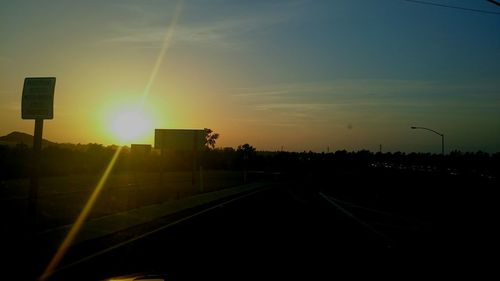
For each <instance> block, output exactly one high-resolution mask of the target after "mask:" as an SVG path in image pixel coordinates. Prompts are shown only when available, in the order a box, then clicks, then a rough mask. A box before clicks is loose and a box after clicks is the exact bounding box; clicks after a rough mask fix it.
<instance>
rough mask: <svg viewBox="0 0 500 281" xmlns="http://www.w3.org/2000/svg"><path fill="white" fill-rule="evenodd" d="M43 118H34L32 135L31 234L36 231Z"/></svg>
mask: <svg viewBox="0 0 500 281" xmlns="http://www.w3.org/2000/svg"><path fill="white" fill-rule="evenodd" d="M42 133H43V119H35V133H34V137H33V161H32V167H31V178H30V189H29V197H28V202H29V203H28V204H29V207H28V208H29V216H30V217H31V227H32V231H33V234H34V233H35V232H36V224H37V197H38V177H39V172H40V153H41V150H42Z"/></svg>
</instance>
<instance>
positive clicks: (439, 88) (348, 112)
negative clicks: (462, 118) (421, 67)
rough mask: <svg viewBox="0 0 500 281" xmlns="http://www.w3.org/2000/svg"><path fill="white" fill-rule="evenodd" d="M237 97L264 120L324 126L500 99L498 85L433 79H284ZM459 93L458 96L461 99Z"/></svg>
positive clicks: (493, 103) (461, 108) (488, 106)
mask: <svg viewBox="0 0 500 281" xmlns="http://www.w3.org/2000/svg"><path fill="white" fill-rule="evenodd" d="M234 91H235V93H234V94H233V97H234V98H236V99H238V101H239V102H240V103H242V104H244V107H245V108H246V109H247V110H250V112H253V113H251V114H252V115H254V116H260V117H259V118H257V119H259V120H260V121H265V120H273V121H278V123H282V122H281V121H284V120H288V121H290V120H292V122H287V123H292V124H293V123H296V124H297V125H300V124H303V123H309V124H311V125H313V124H316V125H317V124H324V123H328V122H331V121H333V120H336V121H339V120H342V119H345V118H348V119H351V120H366V122H368V121H370V120H371V121H373V120H378V119H384V120H385V119H387V118H389V117H390V116H392V117H390V118H392V119H394V118H398V116H399V117H403V116H407V115H412V116H413V115H415V114H416V115H418V114H423V115H425V114H426V113H428V112H430V111H441V110H442V111H443V112H444V113H446V114H459V113H460V112H467V111H470V109H474V110H476V109H478V108H480V109H484V110H489V111H491V110H492V109H493V108H495V107H498V104H499V103H500V98H498V97H497V95H491V93H492V92H495V87H494V85H481V84H480V83H477V84H474V83H472V84H471V83H467V84H465V83H464V84H463V85H457V84H456V83H454V84H446V83H437V82H433V81H412V80H388V79H380V80H377V79H347V80H336V81H328V82H305V83H288V84H287V83H284V84H275V85H266V86H262V87H247V88H239V89H235V90H234ZM457 97H458V98H457Z"/></svg>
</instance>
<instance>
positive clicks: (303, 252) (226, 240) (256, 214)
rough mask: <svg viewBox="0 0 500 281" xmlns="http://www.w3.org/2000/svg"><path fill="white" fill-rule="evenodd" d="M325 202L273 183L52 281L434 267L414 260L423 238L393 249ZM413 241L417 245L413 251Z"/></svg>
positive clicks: (329, 274) (73, 257)
mask: <svg viewBox="0 0 500 281" xmlns="http://www.w3.org/2000/svg"><path fill="white" fill-rule="evenodd" d="M316 200H318V201H316ZM320 200H321V199H320V198H319V197H318V198H316V199H310V198H309V199H307V200H304V198H301V197H299V196H297V195H296V194H295V193H294V192H293V191H292V188H290V186H288V185H274V186H272V187H270V188H268V189H265V190H263V191H261V192H258V193H255V194H253V195H250V196H247V197H245V198H242V199H239V200H233V201H231V202H230V203H227V204H224V205H220V206H217V207H216V208H214V209H211V210H210V211H207V212H203V213H202V214H200V215H195V216H193V217H191V218H190V219H187V220H183V221H182V222H180V223H176V224H174V225H172V226H170V227H166V228H164V229H162V230H161V231H157V232H155V233H154V234H151V235H148V236H146V237H144V238H142V239H138V240H136V241H134V242H131V243H128V244H126V245H124V246H121V247H118V248H116V249H114V250H111V251H107V252H106V253H104V254H102V255H98V256H96V257H93V258H91V259H88V260H86V261H84V262H80V263H76V264H75V265H72V266H69V267H67V268H65V269H64V270H61V271H59V272H57V273H55V274H54V275H53V276H52V278H51V279H49V280H102V279H104V278H109V277H112V276H120V275H125V274H130V273H137V272H157V273H165V274H167V276H168V277H169V280H195V279H198V278H203V279H208V280H212V279H218V280H221V279H224V280H229V279H231V280H238V279H271V278H277V279H285V278H294V279H295V278H303V279H306V280H317V279H333V278H335V277H336V276H338V274H341V273H344V274H345V273H347V274H349V275H351V276H361V275H362V276H370V277H375V276H379V277H382V276H391V275H392V276H395V275H396V274H397V273H398V272H401V271H402V270H403V269H406V270H409V272H413V273H414V274H412V275H415V274H417V273H424V272H430V270H432V269H434V267H435V264H434V260H433V259H432V258H431V257H430V256H428V257H427V259H425V260H421V259H417V257H420V256H421V255H422V254H425V253H426V251H428V250H429V249H428V248H425V247H424V248H422V247H421V246H422V245H424V243H422V241H408V244H407V245H403V244H398V245H389V244H388V243H387V241H385V240H384V239H381V237H379V236H377V235H374V234H373V233H372V232H371V231H369V230H367V229H366V228H365V227H364V226H362V225H360V224H359V223H358V222H356V221H355V220H352V219H351V218H349V217H348V216H345V215H344V214H342V213H341V212H338V211H336V210H335V209H334V208H331V207H329V206H328V204H327V203H325V202H321V201H320ZM177 219H179V218H173V219H172V221H175V220H177ZM162 225H165V222H162ZM162 225H158V227H161V226H162ZM112 240H113V239H108V240H106V241H112ZM415 243H416V244H418V245H420V246H419V247H408V245H413V244H415ZM105 244H106V242H102V243H101V244H100V245H99V246H95V249H94V250H89V249H92V247H93V246H92V245H89V247H85V248H86V249H82V248H80V249H74V250H73V252H71V253H69V255H68V258H67V259H66V260H65V261H63V264H62V265H61V266H63V267H64V266H68V265H71V264H74V262H75V261H77V260H79V259H81V258H83V257H85V256H88V255H89V254H91V253H90V252H92V251H93V252H96V251H98V248H99V247H100V248H101V249H104V248H106V246H110V245H111V244H112V243H111V242H110V244H109V245H105ZM416 269H418V270H416Z"/></svg>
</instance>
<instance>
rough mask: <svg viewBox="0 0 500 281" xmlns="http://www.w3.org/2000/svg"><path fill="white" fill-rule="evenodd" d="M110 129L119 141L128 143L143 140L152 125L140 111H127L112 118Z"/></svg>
mask: <svg viewBox="0 0 500 281" xmlns="http://www.w3.org/2000/svg"><path fill="white" fill-rule="evenodd" d="M111 129H112V131H113V133H114V134H115V135H116V136H117V137H118V138H119V140H120V141H122V142H130V141H135V140H138V139H141V138H144V137H145V136H146V135H147V134H148V133H150V131H151V130H152V129H153V123H152V122H151V119H149V118H148V117H147V116H146V115H145V114H144V113H143V112H141V111H140V110H127V111H122V112H120V113H118V114H117V115H116V116H115V117H114V119H113V121H112V124H111Z"/></svg>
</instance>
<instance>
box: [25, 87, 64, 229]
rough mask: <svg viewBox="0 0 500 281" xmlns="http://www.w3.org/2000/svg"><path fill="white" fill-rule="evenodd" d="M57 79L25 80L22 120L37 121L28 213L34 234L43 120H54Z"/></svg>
mask: <svg viewBox="0 0 500 281" xmlns="http://www.w3.org/2000/svg"><path fill="white" fill-rule="evenodd" d="M55 85H56V78H55V77H36V78H26V79H24V86H23V95H22V102H21V117H22V119H34V120H35V132H34V136H33V158H32V166H31V177H30V189H29V195H28V196H29V198H28V212H29V216H30V217H31V227H32V231H33V234H34V233H35V231H36V223H37V197H38V176H39V171H40V154H41V150H42V135H43V120H44V119H53V118H54V89H55Z"/></svg>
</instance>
